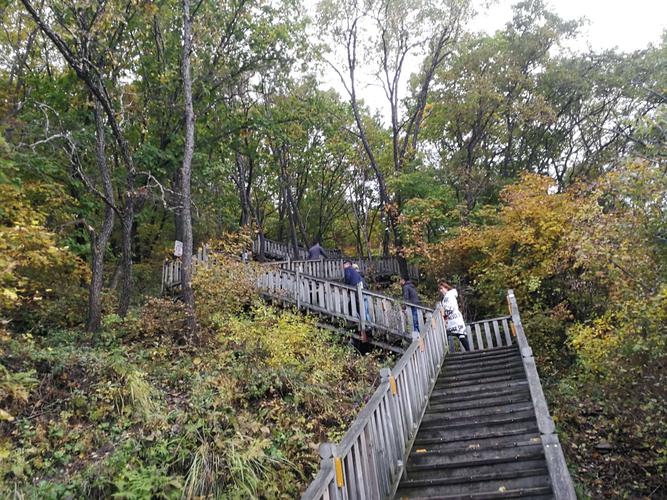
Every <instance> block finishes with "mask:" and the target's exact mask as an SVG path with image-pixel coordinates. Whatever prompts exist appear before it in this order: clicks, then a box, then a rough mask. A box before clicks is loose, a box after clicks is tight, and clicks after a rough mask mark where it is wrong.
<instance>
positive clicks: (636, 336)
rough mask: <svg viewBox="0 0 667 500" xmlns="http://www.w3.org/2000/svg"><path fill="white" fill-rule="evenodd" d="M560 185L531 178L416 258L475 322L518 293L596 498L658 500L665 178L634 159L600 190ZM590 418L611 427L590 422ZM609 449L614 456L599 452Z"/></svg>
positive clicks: (600, 183) (421, 248) (573, 452)
mask: <svg viewBox="0 0 667 500" xmlns="http://www.w3.org/2000/svg"><path fill="white" fill-rule="evenodd" d="M551 186H553V181H552V180H551V179H550V178H546V177H539V176H535V175H524V176H523V177H522V179H521V181H520V182H518V183H516V184H514V185H510V186H507V187H506V188H505V189H504V190H503V191H502V192H501V201H502V205H501V206H500V207H498V208H497V209H494V208H492V207H489V208H488V209H486V210H488V212H489V215H488V216H487V217H485V223H484V224H476V225H470V226H467V227H463V228H461V229H460V230H459V231H458V232H457V234H456V235H455V236H454V237H452V238H450V239H447V240H444V241H442V242H440V243H428V242H427V241H425V240H424V239H423V238H422V239H416V242H417V244H416V245H415V247H414V248H413V249H412V251H413V252H414V253H415V254H417V255H425V256H427V257H428V259H427V264H426V265H427V266H428V269H429V270H430V272H431V273H433V274H434V275H439V276H443V277H448V278H451V277H456V276H458V277H459V279H460V280H461V283H462V288H465V290H466V291H467V292H468V293H467V294H466V295H467V296H466V297H465V298H466V304H467V306H468V308H469V310H470V312H471V314H478V315H479V316H489V315H496V314H498V313H501V312H502V310H501V307H502V306H503V305H504V301H503V295H504V293H505V290H506V289H507V288H513V289H514V290H515V293H516V295H517V297H518V300H519V306H520V310H521V312H522V317H523V321H524V326H525V330H526V334H527V336H528V340H529V342H530V343H531V346H532V348H533V350H534V352H535V355H536V357H537V358H538V366H539V368H540V370H541V373H542V375H543V376H544V382H545V383H546V385H547V387H549V388H550V393H551V398H552V400H553V401H554V403H555V404H553V405H552V410H553V411H554V413H555V415H556V418H557V419H560V420H561V421H562V424H561V426H560V429H561V430H562V431H563V432H564V433H565V434H566V436H565V437H564V442H565V444H566V450H567V452H568V457H569V458H571V459H572V460H573V462H574V463H576V464H578V465H579V466H580V467H581V471H580V472H579V474H578V477H579V478H580V479H581V480H582V481H583V482H584V483H585V484H586V486H587V491H591V492H593V491H595V492H596V493H597V494H598V495H603V496H604V495H607V496H609V495H612V496H615V495H623V494H630V495H634V494H649V493H651V491H654V490H655V488H656V487H659V481H658V479H657V478H658V477H663V476H664V472H665V461H664V449H665V440H664V433H662V431H661V430H660V429H661V427H662V426H664V424H665V422H666V419H667V416H666V415H665V411H664V409H663V408H660V407H659V405H656V404H655V401H659V400H660V398H661V389H660V387H662V386H663V385H664V382H665V378H666V377H667V373H665V369H664V367H665V356H666V354H667V345H666V342H667V341H666V339H667V335H666V333H667V330H665V325H666V324H667V322H666V319H667V316H666V314H667V296H666V290H667V288H666V285H665V283H666V282H667V279H666V278H667V267H666V262H667V261H666V260H665V248H664V243H663V241H664V240H663V238H662V235H663V234H664V231H665V221H666V220H667V219H666V218H665V199H666V198H665V197H666V196H667V184H666V183H665V176H664V174H663V173H662V171H661V169H660V167H659V165H658V164H657V163H655V162H648V161H629V162H626V163H624V164H622V165H619V166H617V168H616V169H615V170H613V171H611V172H609V173H607V174H606V175H604V176H602V177H599V178H598V179H596V180H595V182H592V183H587V182H582V183H579V184H577V185H574V186H572V187H570V188H569V189H567V190H565V191H562V192H558V191H557V190H555V189H550V188H551ZM417 234H419V233H417ZM634 407H637V408H639V410H638V411H639V413H640V414H641V415H642V420H641V422H643V424H638V422H637V420H636V419H633V418H632V417H631V415H632V414H633V411H634V410H633V408H634ZM591 412H592V413H591ZM591 414H594V415H597V414H602V415H603V423H602V424H600V425H594V424H591V423H589V418H588V416H589V415H591ZM582 426H583V428H582ZM628 429H629V430H628ZM626 436H627V437H626ZM610 441H611V442H613V443H614V444H613V446H612V449H613V451H612V452H611V453H612V455H611V456H607V457H606V458H605V457H604V456H601V454H600V452H599V451H597V450H598V449H597V448H596V446H598V444H599V443H600V442H602V443H609V442H610ZM606 446H607V445H606V444H604V445H603V448H602V449H605V450H606V449H607V448H606ZM586 450H587V452H586ZM624 453H625V454H626V455H627V457H628V458H623V457H624V455H623V454H624ZM661 457H662V458H661ZM590 462H594V464H595V465H591V463H590ZM615 462H623V463H624V464H625V466H624V467H623V470H626V471H632V473H628V472H623V473H620V472H618V471H617V470H616V469H614V468H613V467H612V466H613V464H614V463H615ZM639 464H643V465H641V467H643V468H644V471H645V474H644V473H642V472H641V471H640V469H639V467H640V465H639ZM600 468H604V469H603V472H601V473H600V475H599V476H597V475H596V473H595V472H594V471H596V470H600ZM616 476H618V477H616ZM601 477H602V478H603V479H600V478H601Z"/></svg>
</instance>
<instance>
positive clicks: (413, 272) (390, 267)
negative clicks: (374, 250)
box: [281, 257, 419, 281]
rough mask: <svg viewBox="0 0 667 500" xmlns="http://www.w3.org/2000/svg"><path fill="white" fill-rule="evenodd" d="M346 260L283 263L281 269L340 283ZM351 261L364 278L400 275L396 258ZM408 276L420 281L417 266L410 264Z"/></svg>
mask: <svg viewBox="0 0 667 500" xmlns="http://www.w3.org/2000/svg"><path fill="white" fill-rule="evenodd" d="M345 260H347V259H344V258H339V259H322V260H292V261H285V262H283V263H281V267H283V268H285V269H289V270H291V271H296V270H297V269H298V270H299V271H301V272H302V273H303V274H309V275H311V276H316V277H318V278H324V279H328V280H338V281H339V280H342V279H343V272H344V269H343V262H345ZM349 260H350V261H351V262H353V263H356V264H357V265H358V266H359V272H360V273H361V274H363V275H364V276H398V275H399V274H400V270H399V268H398V261H397V260H396V258H394V257H373V258H371V259H349ZM408 275H409V277H410V279H413V280H416V279H419V269H418V268H417V266H415V265H413V264H408Z"/></svg>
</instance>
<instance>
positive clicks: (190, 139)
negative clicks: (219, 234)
mask: <svg viewBox="0 0 667 500" xmlns="http://www.w3.org/2000/svg"><path fill="white" fill-rule="evenodd" d="M191 55H192V17H191V14H190V0H183V60H182V63H181V76H182V78H183V97H184V100H185V114H184V120H185V146H184V151H183V164H182V166H181V175H180V179H181V190H180V193H179V194H180V196H181V207H180V214H181V221H182V230H183V256H182V262H183V266H182V268H181V287H182V289H183V301H184V302H185V304H186V306H187V307H188V309H189V314H188V321H189V326H190V329H191V330H194V328H195V326H196V325H195V321H196V319H195V314H194V307H195V295H194V292H193V290H192V196H191V193H190V177H191V175H192V156H193V154H194V149H195V113H194V109H193V107H192V73H191V68H190V58H191Z"/></svg>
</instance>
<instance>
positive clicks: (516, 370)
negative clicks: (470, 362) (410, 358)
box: [435, 366, 526, 387]
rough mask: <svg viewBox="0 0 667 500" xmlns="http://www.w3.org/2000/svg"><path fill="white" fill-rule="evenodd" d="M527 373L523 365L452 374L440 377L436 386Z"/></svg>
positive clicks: (468, 382)
mask: <svg viewBox="0 0 667 500" xmlns="http://www.w3.org/2000/svg"><path fill="white" fill-rule="evenodd" d="M525 373H526V372H525V370H524V369H523V366H515V367H508V368H500V369H497V370H480V371H477V372H473V373H464V374H451V375H445V376H440V377H438V381H437V382H436V384H435V386H436V387H446V386H455V385H456V384H458V383H459V382H466V383H467V384H465V385H469V384H470V383H474V382H478V381H480V380H489V379H495V378H500V377H503V376H525Z"/></svg>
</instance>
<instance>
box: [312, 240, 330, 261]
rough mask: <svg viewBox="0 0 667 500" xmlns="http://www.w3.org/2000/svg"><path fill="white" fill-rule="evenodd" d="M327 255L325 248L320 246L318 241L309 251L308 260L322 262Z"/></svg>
mask: <svg viewBox="0 0 667 500" xmlns="http://www.w3.org/2000/svg"><path fill="white" fill-rule="evenodd" d="M326 258H328V257H327V254H326V252H325V251H324V248H322V247H321V246H320V242H319V241H316V242H315V244H314V245H313V246H312V247H310V248H309V249H308V260H320V259H326Z"/></svg>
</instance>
